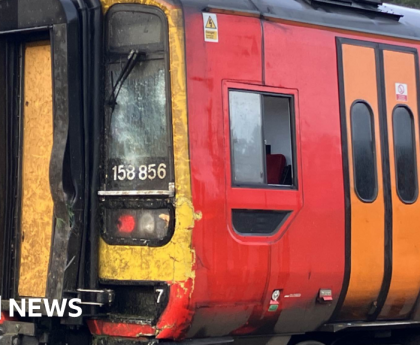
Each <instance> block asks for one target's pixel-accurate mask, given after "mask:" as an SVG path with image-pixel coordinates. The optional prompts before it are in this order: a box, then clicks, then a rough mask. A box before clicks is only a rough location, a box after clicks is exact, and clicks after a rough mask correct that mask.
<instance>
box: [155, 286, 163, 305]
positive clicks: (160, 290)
mask: <svg viewBox="0 0 420 345" xmlns="http://www.w3.org/2000/svg"><path fill="white" fill-rule="evenodd" d="M156 291H157V292H158V293H159V295H158V298H157V301H156V302H157V303H160V298H161V297H162V295H163V291H164V290H163V289H156Z"/></svg>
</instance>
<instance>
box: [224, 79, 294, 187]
mask: <svg viewBox="0 0 420 345" xmlns="http://www.w3.org/2000/svg"><path fill="white" fill-rule="evenodd" d="M227 92H228V95H227V103H228V104H227V107H228V123H229V129H228V130H229V137H228V138H229V139H228V140H229V150H230V168H231V169H230V175H231V176H230V183H231V187H233V188H257V189H276V190H277V189H281V190H298V189H299V184H298V181H299V177H298V168H297V145H296V137H297V127H296V109H295V102H296V97H295V95H294V94H293V93H283V92H278V93H277V92H272V91H268V90H267V91H263V90H261V89H260V90H258V88H257V87H255V88H250V89H245V88H236V87H232V86H229V87H228V89H227ZM231 92H244V93H254V94H258V95H260V99H261V137H262V143H261V148H262V156H263V162H262V163H263V172H264V178H263V180H264V182H263V183H261V184H259V183H235V179H234V176H235V175H234V174H235V169H234V167H235V162H234V149H233V143H232V118H231V116H230V93H231ZM264 96H269V97H278V98H286V99H288V101H289V116H290V139H291V148H292V185H283V184H278V185H274V184H268V183H267V158H266V153H265V143H264V138H265V136H264V128H265V127H264V101H263V99H264V98H263V97H264Z"/></svg>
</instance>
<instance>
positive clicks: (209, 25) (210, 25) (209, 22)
mask: <svg viewBox="0 0 420 345" xmlns="http://www.w3.org/2000/svg"><path fill="white" fill-rule="evenodd" d="M206 29H217V27H216V24H214V21H213V19H211V17H209V19H208V20H207V24H206Z"/></svg>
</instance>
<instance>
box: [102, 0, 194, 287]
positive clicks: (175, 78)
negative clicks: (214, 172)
mask: <svg viewBox="0 0 420 345" xmlns="http://www.w3.org/2000/svg"><path fill="white" fill-rule="evenodd" d="M101 2H102V4H103V6H104V9H105V11H107V10H108V9H109V7H110V6H112V5H114V4H117V3H138V4H143V5H149V6H155V7H158V8H160V9H161V10H163V11H164V12H165V14H166V16H167V19H168V25H169V46H170V61H171V62H170V71H171V92H172V97H171V100H172V123H173V140H174V163H175V187H176V211H175V212H176V215H175V219H176V227H175V233H174V236H173V238H172V240H171V241H170V242H169V243H168V244H167V245H166V246H163V247H157V248H148V247H136V246H117V245H108V244H107V243H105V241H104V240H102V239H100V240H99V278H101V279H105V280H137V281H147V280H151V281H172V282H180V283H183V282H185V281H187V280H188V279H191V278H192V279H193V278H194V271H193V265H194V260H195V253H194V251H193V249H192V248H191V242H192V232H191V230H192V228H193V227H194V222H195V220H197V219H200V217H201V214H200V213H198V212H195V211H194V207H193V205H192V201H191V200H192V197H191V186H190V166H189V153H188V124H187V103H186V100H187V97H186V81H185V56H184V52H185V49H184V28H183V18H182V11H181V9H180V8H178V7H177V6H175V5H174V4H173V3H172V1H165V0H129V1H124V0H101Z"/></svg>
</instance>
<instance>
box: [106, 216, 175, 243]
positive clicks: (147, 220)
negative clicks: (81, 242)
mask: <svg viewBox="0 0 420 345" xmlns="http://www.w3.org/2000/svg"><path fill="white" fill-rule="evenodd" d="M173 218H174V217H173V212H172V210H171V209H169V208H156V209H145V208H141V209H106V210H105V224H104V231H103V237H104V240H105V241H106V242H107V243H109V244H132V245H150V246H154V245H163V244H165V242H169V240H170V237H171V235H172V232H173Z"/></svg>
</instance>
